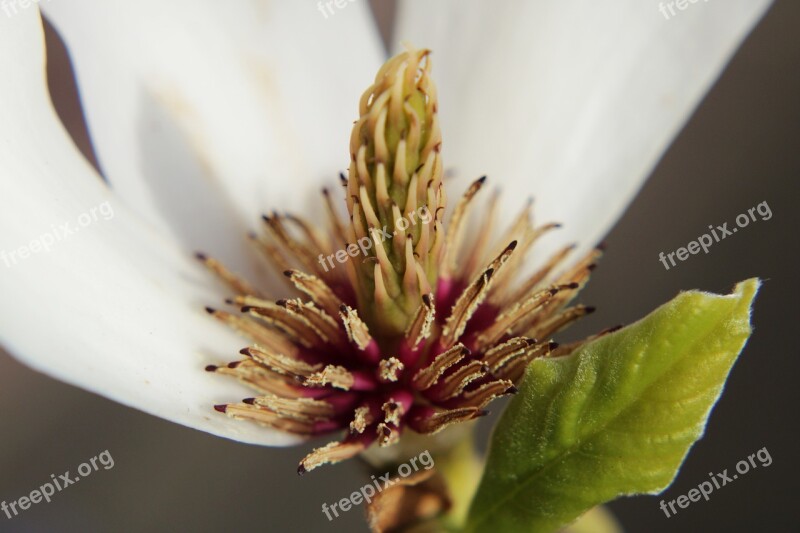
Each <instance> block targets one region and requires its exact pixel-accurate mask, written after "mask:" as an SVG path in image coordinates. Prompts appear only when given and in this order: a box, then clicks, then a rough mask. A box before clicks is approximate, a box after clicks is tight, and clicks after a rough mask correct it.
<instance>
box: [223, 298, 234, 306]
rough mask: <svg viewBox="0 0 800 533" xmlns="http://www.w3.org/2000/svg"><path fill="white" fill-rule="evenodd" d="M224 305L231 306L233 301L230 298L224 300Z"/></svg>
mask: <svg viewBox="0 0 800 533" xmlns="http://www.w3.org/2000/svg"><path fill="white" fill-rule="evenodd" d="M225 303H226V304H228V305H233V300H232V299H230V298H225Z"/></svg>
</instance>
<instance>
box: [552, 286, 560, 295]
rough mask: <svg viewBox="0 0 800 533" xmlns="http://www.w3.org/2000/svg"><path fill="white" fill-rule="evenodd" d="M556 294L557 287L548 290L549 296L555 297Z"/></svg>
mask: <svg viewBox="0 0 800 533" xmlns="http://www.w3.org/2000/svg"><path fill="white" fill-rule="evenodd" d="M556 294H558V288H557V287H553V288H552V289H550V296H555V295H556Z"/></svg>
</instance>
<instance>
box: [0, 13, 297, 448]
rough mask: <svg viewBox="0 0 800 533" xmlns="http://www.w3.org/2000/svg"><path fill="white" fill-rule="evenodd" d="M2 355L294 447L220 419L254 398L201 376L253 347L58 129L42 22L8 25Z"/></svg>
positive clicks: (145, 405) (203, 424)
mask: <svg viewBox="0 0 800 533" xmlns="http://www.w3.org/2000/svg"><path fill="white" fill-rule="evenodd" d="M0 50H2V51H3V53H2V54H0V72H2V75H0V197H2V198H3V208H2V209H0V294H2V300H0V325H1V326H0V328H1V329H0V343H2V345H3V347H4V348H6V349H8V350H9V351H10V352H11V353H12V354H14V355H15V356H16V357H18V358H19V359H20V360H22V361H24V362H26V363H27V364H29V365H31V366H33V367H34V368H36V369H38V370H41V371H43V372H45V373H47V374H50V375H52V376H54V377H56V378H59V379H62V380H64V381H67V382H69V383H72V384H75V385H78V386H81V387H83V388H86V389H88V390H90V391H93V392H96V393H99V394H102V395H104V396H107V397H109V398H112V399H114V400H116V401H119V402H121V403H123V404H126V405H129V406H133V407H136V408H138V409H141V410H143V411H146V412H148V413H151V414H154V415H157V416H160V417H163V418H166V419H168V420H172V421H174V422H178V423H180V424H184V425H187V426H190V427H194V428H197V429H201V430H204V431H208V432H210V433H213V434H216V435H220V436H224V437H228V438H231V439H236V440H240V441H244V442H250V443H258V444H273V445H284V444H289V443H291V442H294V441H295V439H294V438H291V437H289V436H287V435H284V434H282V433H278V432H274V431H271V430H268V429H264V428H260V427H257V426H254V425H251V424H246V423H242V422H237V421H234V420H231V419H229V418H227V417H226V416H224V415H221V414H219V413H216V412H215V411H214V410H213V409H212V406H213V404H215V403H223V402H231V401H237V400H239V399H241V398H243V397H246V396H248V395H250V394H251V393H250V392H248V390H247V389H246V388H244V387H243V386H240V385H239V384H237V383H235V382H233V381H232V380H230V379H226V378H223V377H222V376H218V375H212V374H209V373H207V372H205V371H204V370H203V369H204V366H205V365H206V364H208V363H212V362H217V363H218V362H221V361H225V360H230V359H232V358H234V357H235V354H236V350H238V348H239V347H241V346H242V345H243V341H242V340H241V339H238V338H237V337H236V336H234V335H233V334H232V333H230V332H229V331H227V330H226V329H225V328H224V327H223V326H221V325H219V324H217V323H216V322H215V321H214V320H213V319H212V318H210V317H209V316H208V315H206V314H205V313H204V311H203V306H204V305H205V304H207V303H210V302H215V301H217V300H218V298H219V295H215V294H213V293H212V292H211V291H208V290H207V288H208V287H210V286H212V285H213V284H209V279H208V277H207V275H206V273H205V272H203V271H202V269H201V268H200V267H199V266H198V265H196V264H195V262H194V261H192V260H191V259H189V258H187V257H186V256H185V255H184V254H183V253H181V250H180V249H179V248H178V247H177V246H176V245H175V242H174V241H173V240H172V239H170V238H169V237H166V236H163V235H159V234H158V233H157V232H156V231H154V229H153V227H152V226H151V225H149V224H145V223H143V222H142V221H141V220H140V219H139V218H138V217H137V216H136V215H135V214H133V213H132V211H131V210H130V209H129V208H128V207H127V206H126V205H124V203H123V202H121V201H118V199H117V198H116V197H115V196H114V195H113V194H112V193H111V191H109V189H108V188H107V186H106V185H105V184H104V183H103V182H102V181H101V180H100V179H99V177H98V176H97V174H96V173H95V172H94V170H93V169H92V168H91V167H90V166H89V165H88V164H87V163H86V161H85V160H84V159H83V157H82V156H81V155H80V154H79V153H78V151H77V150H76V149H75V147H74V145H73V144H72V142H71V140H70V139H69V137H68V135H67V134H66V132H65V131H64V129H63V128H62V126H61V123H60V122H59V121H58V118H57V117H56V115H55V113H54V111H53V109H52V107H51V105H50V100H49V96H48V94H47V91H46V88H45V79H44V66H43V65H44V48H43V34H42V28H41V19H40V18H39V14H38V12H37V11H36V10H35V9H30V10H28V11H23V12H19V13H18V14H16V15H15V16H14V17H13V18H7V17H5V16H0Z"/></svg>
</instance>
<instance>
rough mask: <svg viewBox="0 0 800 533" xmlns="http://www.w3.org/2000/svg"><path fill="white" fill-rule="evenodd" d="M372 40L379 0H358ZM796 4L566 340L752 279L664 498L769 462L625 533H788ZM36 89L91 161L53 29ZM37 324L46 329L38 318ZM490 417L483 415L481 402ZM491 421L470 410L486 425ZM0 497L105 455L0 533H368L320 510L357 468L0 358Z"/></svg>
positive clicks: (655, 182) (794, 520)
mask: <svg viewBox="0 0 800 533" xmlns="http://www.w3.org/2000/svg"><path fill="white" fill-rule="evenodd" d="M373 4H374V7H375V9H376V12H377V17H378V20H379V21H380V23H381V26H382V29H383V31H384V34H385V36H386V35H387V33H386V32H387V31H388V28H389V24H390V22H391V17H392V12H393V9H394V4H393V2H373ZM798 23H800V4H798V3H797V2H793V1H790V0H778V1H777V2H776V3H775V6H774V7H773V9H772V10H771V11H770V12H769V14H768V15H767V17H766V19H765V20H764V21H763V23H762V24H761V25H760V26H759V27H758V28H757V29H756V31H755V32H754V33H753V34H752V35H751V36H750V38H749V39H748V40H747V42H746V43H745V44H744V47H743V48H742V50H741V51H740V53H739V54H738V55H737V57H736V59H735V60H734V61H733V63H732V64H731V65H730V67H729V68H728V70H727V71H726V72H725V74H724V75H723V77H722V79H721V80H720V81H719V83H718V84H717V85H716V87H715V88H714V89H713V90H712V92H711V93H710V94H709V95H708V97H707V98H706V99H705V101H704V102H703V104H702V105H701V107H700V109H699V110H698V112H697V113H696V114H695V115H694V118H693V119H692V120H691V122H690V123H689V124H688V126H687V127H686V128H685V130H684V131H683V132H682V133H681V135H680V136H679V137H678V139H677V141H676V142H675V144H674V145H673V146H672V148H671V149H670V151H669V152H668V153H667V154H666V155H665V156H664V158H663V160H662V161H661V163H660V164H659V166H658V168H657V169H656V171H655V173H654V174H653V176H652V177H651V178H650V180H649V181H648V182H647V184H646V185H645V187H644V189H643V190H642V192H641V194H639V196H638V197H637V198H636V200H635V201H634V203H633V204H632V205H631V207H630V209H629V210H628V212H627V213H626V214H625V216H624V217H623V218H622V220H621V221H620V222H619V223H618V225H617V226H616V227H615V228H614V230H613V231H612V232H611V234H610V235H609V236H608V239H607V243H608V252H607V254H606V256H605V258H604V259H603V261H602V263H601V267H600V268H599V269H598V270H596V271H595V274H594V276H593V278H592V282H591V284H590V285H589V288H588V289H587V290H586V291H585V292H584V293H583V298H582V299H583V301H584V302H586V303H589V304H593V305H597V306H598V311H597V312H596V313H595V314H594V315H592V316H591V317H589V318H588V319H586V320H585V321H584V322H583V323H581V324H580V325H579V326H578V327H576V328H574V329H573V330H571V331H570V332H569V336H570V337H578V336H581V335H585V334H589V333H591V332H594V331H597V330H598V329H601V328H604V327H606V326H610V325H614V324H617V323H629V322H632V321H634V320H636V319H637V318H639V317H641V316H643V315H644V314H646V313H647V312H649V311H650V310H652V309H653V308H654V307H656V306H657V305H659V304H661V303H663V302H665V301H667V300H669V299H670V298H672V297H673V296H674V295H675V294H676V293H677V292H678V291H679V290H681V289H688V288H700V289H704V290H710V291H717V292H719V291H722V292H726V291H728V290H729V289H730V288H731V286H732V285H733V284H734V283H735V282H737V281H739V280H742V279H745V278H748V277H752V276H759V277H761V278H763V279H765V280H766V282H765V284H764V286H763V289H762V291H761V293H760V295H759V297H758V300H757V302H756V306H755V313H754V318H753V321H754V324H755V333H754V335H753V337H752V339H751V341H750V343H749V344H748V346H747V347H746V348H745V351H744V353H743V356H742V358H741V359H740V360H739V362H738V363H737V365H736V367H735V368H734V370H733V373H732V375H731V377H730V380H729V383H728V386H727V390H726V392H725V394H724V395H723V397H722V399H721V401H720V402H719V404H718V405H717V407H716V408H715V410H714V413H713V414H712V417H711V421H710V424H709V426H708V429H707V433H706V436H705V437H704V438H703V439H702V440H701V441H700V442H699V443H698V444H697V445H696V446H695V447H694V449H693V450H692V453H691V454H690V456H689V459H688V460H687V462H686V463H685V465H684V467H683V469H682V470H681V472H680V474H679V476H678V478H677V480H676V482H675V483H674V485H673V486H672V487H670V488H669V489H668V490H667V491H666V493H665V495H664V496H662V497H664V498H666V499H673V498H675V497H677V496H678V495H680V494H685V493H687V492H688V491H689V490H690V489H691V488H693V487H695V486H697V485H698V484H699V483H700V482H702V481H705V480H706V479H707V478H708V473H709V472H720V471H722V470H723V469H725V468H728V469H732V468H733V466H734V465H735V464H736V462H737V461H739V460H741V459H744V458H746V456H747V455H749V454H751V453H754V452H755V451H756V450H758V449H760V448H762V447H767V449H768V450H769V453H770V454H771V456H772V459H773V463H772V465H771V466H769V467H766V468H758V469H756V470H753V471H751V472H750V473H748V474H747V475H746V476H740V478H739V479H738V480H737V481H736V482H734V483H733V484H729V485H728V486H726V487H724V488H723V489H720V490H719V491H716V492H714V493H713V494H712V496H711V501H709V502H704V501H701V502H698V503H694V504H692V505H691V506H690V507H689V508H688V509H684V510H681V511H680V513H679V514H678V515H677V516H674V517H672V518H669V519H667V518H666V517H665V516H664V514H663V513H662V511H661V510H660V509H659V507H658V502H659V500H660V499H661V498H662V497H636V498H627V499H623V500H620V501H618V502H615V503H613V504H612V505H611V508H612V509H613V511H614V512H615V513H616V514H617V516H618V518H619V519H620V521H621V522H622V523H623V525H624V526H625V527H626V530H627V531H630V532H640V531H646V532H654V533H658V532H674V531H682V532H683V531H686V532H707V531H726V532H752V531H769V532H773V531H774V532H784V531H800V517H798V515H799V514H800V513H798V504H797V502H795V501H794V499H795V494H796V488H797V483H798V482H797V478H798V472H799V471H798V459H797V442H798V440H797V436H798V422H797V418H798V417H797V414H796V411H795V409H797V408H798V401H797V400H798V389H799V388H798V385H797V379H798V368H800V365H799V364H798V358H800V353H799V350H798V342H797V340H796V339H794V337H793V335H794V333H796V332H795V331H794V328H795V327H798V326H797V319H798V317H799V315H800V313H798V308H799V307H800V306H798V302H797V301H795V300H794V298H795V297H796V296H797V293H798V291H797V289H798V281H797V279H798V273H797V270H798V269H797V260H798V246H797V242H798V239H797V234H796V232H797V229H798V214H797V208H796V204H795V203H796V202H797V200H798V192H797V191H798V186H797V183H796V182H795V179H797V178H798V176H800V150H798V143H799V142H800V99H799V98H798V95H800V70H798V66H800V40H798V36H797V33H798V28H800V24H798ZM48 48H49V54H50V64H49V67H48V71H49V74H50V77H51V91H52V93H53V95H54V98H55V100H56V104H57V107H58V110H59V113H60V115H61V117H62V119H63V120H64V122H65V124H66V125H67V126H68V129H70V131H71V133H72V134H73V136H74V137H75V139H76V141H77V142H78V144H79V145H80V146H81V148H82V150H83V151H84V153H85V154H86V155H87V157H89V158H90V159H93V156H92V154H91V148H90V145H89V142H88V137H87V135H86V132H85V129H84V128H83V120H82V116H81V111H80V105H79V104H78V99H77V93H76V91H75V87H74V82H73V80H72V74H71V69H70V66H69V60H68V57H67V56H66V53H65V51H64V50H63V46H62V45H61V44H60V42H59V40H58V37H57V36H55V35H54V34H53V33H52V31H50V33H49V35H48ZM762 201H766V202H767V203H768V204H769V206H770V208H771V210H772V212H773V217H772V219H771V220H768V221H758V222H757V223H752V224H751V225H750V226H749V227H748V228H747V229H746V230H743V231H740V232H738V233H737V234H736V235H735V236H732V237H729V238H727V239H726V240H724V241H722V242H720V243H718V244H716V245H714V246H713V247H712V249H711V251H710V253H709V254H708V255H703V254H700V255H697V256H692V257H691V258H690V259H689V260H687V261H686V262H684V263H680V264H679V265H678V266H677V267H675V268H672V269H670V270H669V271H666V270H665V269H664V268H663V266H662V265H661V263H659V261H658V259H657V257H658V254H659V252H662V251H663V252H669V251H672V250H675V249H676V248H678V247H680V246H684V245H685V244H686V243H687V242H688V241H690V240H693V239H695V238H696V237H697V236H698V235H700V234H701V233H703V232H705V228H707V226H708V225H709V224H715V225H716V224H722V223H723V222H726V221H729V222H732V221H733V219H734V218H735V217H736V215H738V214H739V213H742V212H744V211H746V210H747V209H748V208H750V207H753V206H755V205H756V204H758V203H760V202H762ZM43 334H46V325H43ZM494 411H498V409H497V408H495V409H494ZM491 422H492V421H491V420H490V421H484V425H485V426H486V427H488V426H489V425H490V424H491ZM0 428H2V438H0V500H7V501H11V500H15V499H16V498H18V497H20V496H22V495H24V494H27V493H29V492H30V491H31V490H32V489H34V488H36V487H38V486H39V485H41V484H42V483H43V482H44V481H46V480H47V479H49V477H50V474H51V473H61V472H64V471H65V470H67V469H73V470H74V469H75V468H76V467H77V465H78V464H80V463H81V462H83V461H85V460H86V459H88V458H89V457H92V456H94V455H97V454H98V453H100V452H101V451H103V450H106V449H108V450H109V451H110V453H111V454H112V456H113V458H114V460H115V463H116V464H115V467H114V468H113V469H112V470H108V471H106V470H100V471H99V472H97V473H94V474H92V475H91V476H90V477H89V478H88V479H86V480H85V481H84V482H83V483H82V484H81V485H78V486H75V487H71V488H70V489H69V490H66V491H64V492H61V493H59V494H58V495H57V497H56V498H54V500H53V501H52V502H51V503H48V504H45V503H42V504H38V505H36V506H34V507H32V508H31V509H30V510H28V511H26V512H24V513H23V514H22V515H20V516H19V517H17V518H15V519H13V520H7V519H6V518H5V516H2V515H0V530H2V531H162V530H163V531H166V530H177V531H233V530H262V531H276V532H283V531H317V530H318V531H366V528H365V526H364V521H363V515H362V513H361V510H360V509H359V510H353V511H350V512H348V513H346V514H345V515H344V516H343V517H341V518H338V519H337V520H335V521H334V522H331V523H329V522H328V521H327V520H326V518H325V516H324V515H323V514H322V513H321V512H320V506H321V504H322V503H323V502H328V503H330V502H333V501H336V500H338V499H339V498H341V497H343V496H344V495H346V493H348V492H350V491H352V490H356V489H357V488H358V487H360V486H361V485H363V484H364V479H365V477H364V474H363V473H362V471H361V470H360V467H359V465H358V463H356V462H354V461H351V462H349V463H346V464H343V465H337V466H335V467H330V468H322V469H320V470H318V471H315V472H314V473H313V474H312V475H309V476H306V477H303V478H300V477H298V476H296V475H295V474H294V469H295V465H296V464H297V461H298V458H299V457H301V456H302V454H304V453H305V449H307V448H310V447H311V444H309V445H308V446H306V447H305V449H296V448H295V449H268V448H258V447H253V446H246V445H242V444H238V443H235V442H229V441H227V440H223V439H220V438H216V437H212V436H209V435H206V434H203V433H200V432H198V431H194V430H191V429H186V428H182V427H179V426H177V425H174V424H171V423H168V422H165V421H162V420H160V419H157V418H155V417H152V416H148V415H145V414H142V413H139V412H137V411H134V410H132V409H129V408H126V407H122V406H120V405H117V404H115V403H113V402H111V401H108V400H105V399H103V398H101V397H97V396H94V395H92V394H89V393H87V392H84V391H82V390H79V389H76V388H74V387H71V386H69V385H65V384H63V383H60V382H58V381H54V380H52V379H49V378H47V377H45V376H43V375H40V374H37V373H35V372H33V371H31V370H29V369H28V368H26V367H24V366H22V365H20V364H19V363H17V362H16V361H15V360H13V359H12V358H10V357H9V356H7V355H5V354H2V353H0Z"/></svg>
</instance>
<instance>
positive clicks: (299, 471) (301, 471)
mask: <svg viewBox="0 0 800 533" xmlns="http://www.w3.org/2000/svg"><path fill="white" fill-rule="evenodd" d="M306 472H308V470H306V467H304V466H303V465H300V466H298V467H297V475H298V476H302V475H304V474H305V473H306Z"/></svg>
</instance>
